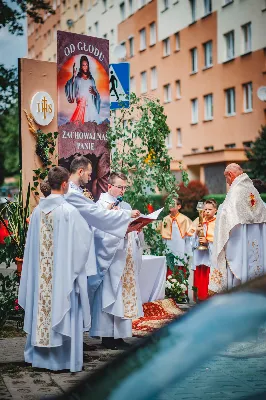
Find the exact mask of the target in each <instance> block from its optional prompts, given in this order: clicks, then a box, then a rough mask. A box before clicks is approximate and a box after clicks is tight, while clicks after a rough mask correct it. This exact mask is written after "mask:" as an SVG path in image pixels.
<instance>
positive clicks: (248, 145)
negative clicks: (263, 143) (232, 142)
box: [243, 142, 253, 149]
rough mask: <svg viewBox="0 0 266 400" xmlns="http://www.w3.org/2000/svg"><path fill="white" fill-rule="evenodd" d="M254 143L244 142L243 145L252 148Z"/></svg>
mask: <svg viewBox="0 0 266 400" xmlns="http://www.w3.org/2000/svg"><path fill="white" fill-rule="evenodd" d="M252 145H253V142H243V146H244V147H245V148H248V149H250V148H251V147H252Z"/></svg>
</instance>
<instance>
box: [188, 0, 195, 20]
mask: <svg viewBox="0 0 266 400" xmlns="http://www.w3.org/2000/svg"><path fill="white" fill-rule="evenodd" d="M189 2H190V10H191V20H192V23H193V22H195V21H196V0H189Z"/></svg>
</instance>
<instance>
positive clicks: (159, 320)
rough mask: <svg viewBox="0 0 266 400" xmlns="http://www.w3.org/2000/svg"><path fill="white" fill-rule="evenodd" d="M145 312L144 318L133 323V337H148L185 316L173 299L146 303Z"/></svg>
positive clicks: (144, 305)
mask: <svg viewBox="0 0 266 400" xmlns="http://www.w3.org/2000/svg"><path fill="white" fill-rule="evenodd" d="M143 311H144V317H141V318H138V319H135V320H134V321H133V324H132V329H133V336H139V337H141V336H147V335H149V334H150V333H152V332H153V331H155V330H157V329H160V328H162V327H163V326H164V325H166V324H168V323H169V322H171V321H172V320H173V319H176V318H177V317H180V316H181V315H183V314H184V311H182V310H180V308H179V307H178V306H177V305H176V303H175V301H174V300H173V299H164V300H157V301H153V302H151V303H144V304H143Z"/></svg>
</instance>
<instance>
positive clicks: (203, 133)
mask: <svg viewBox="0 0 266 400" xmlns="http://www.w3.org/2000/svg"><path fill="white" fill-rule="evenodd" d="M59 3H60V2H59V1H57V0H56V15H53V16H50V17H48V18H47V20H46V21H45V24H44V25H43V26H42V27H41V28H38V27H35V28H32V27H31V26H30V32H31V33H30V35H29V55H30V56H31V57H33V58H36V57H37V56H38V58H39V59H43V60H50V61H53V59H54V54H55V53H54V51H55V50H54V47H53V46H56V41H55V40H54V35H52V42H51V43H50V44H48V43H49V40H50V37H51V36H50V35H51V34H49V35H48V32H49V30H50V31H51V32H53V30H52V28H53V27H54V26H59V25H60V29H62V30H66V31H68V30H69V31H71V32H76V33H84V34H87V35H92V36H97V37H104V38H106V39H108V40H109V41H110V60H111V62H115V61H117V55H116V53H115V51H114V50H115V47H116V45H117V44H121V45H123V46H124V47H125V49H126V60H127V61H128V62H130V70H131V90H132V91H134V92H136V93H137V95H145V96H146V95H148V96H151V97H156V98H159V99H160V100H161V102H162V103H163V104H164V108H165V113H166V114H167V123H168V125H169V127H170V130H171V134H170V135H169V137H168V139H167V145H168V148H169V153H170V154H171V156H172V157H173V162H172V166H171V167H172V170H173V172H174V173H175V174H176V175H177V176H179V162H180V161H182V162H183V165H184V166H185V168H187V170H188V172H189V175H190V178H191V179H200V180H201V181H202V182H205V183H206V184H207V185H208V187H209V190H210V191H211V192H213V193H217V192H223V191H225V189H226V188H225V183H224V179H223V176H222V171H223V169H224V168H225V166H226V165H227V164H228V163H230V162H233V161H235V162H239V163H242V162H244V161H245V159H246V158H245V148H246V147H249V146H251V144H252V142H253V141H254V139H255V137H256V136H257V133H258V130H259V128H260V126H261V125H262V124H265V123H266V104H265V102H262V101H261V100H259V98H258V97H257V90H258V88H259V87H260V86H266V0H256V1H254V0H150V1H148V0H124V1H121V0H86V1H85V0H80V1H79V0H65V1H63V0H61V4H60V6H59V5H58V4H59ZM56 18H57V20H56ZM52 19H54V20H56V22H55V21H54V20H52ZM50 21H51V22H50ZM52 21H53V22H52ZM57 24H59V25H57ZM37 29H41V30H42V32H43V35H42V38H39V39H38V40H39V42H38V46H37V47H38V51H36V48H34V35H35V36H36V30H37ZM32 30H33V31H32ZM45 35H46V40H44V36H45ZM40 36H41V34H40ZM48 37H49V40H48ZM36 44H37V40H36ZM44 44H46V46H45V45H44ZM38 52H39V53H38ZM218 176H220V179H217V177H218Z"/></svg>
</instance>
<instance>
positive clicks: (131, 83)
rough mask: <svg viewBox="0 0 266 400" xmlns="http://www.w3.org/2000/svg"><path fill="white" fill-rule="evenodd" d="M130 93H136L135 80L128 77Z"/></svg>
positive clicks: (132, 77)
mask: <svg viewBox="0 0 266 400" xmlns="http://www.w3.org/2000/svg"><path fill="white" fill-rule="evenodd" d="M130 92H136V80H135V77H134V76H131V77H130Z"/></svg>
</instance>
